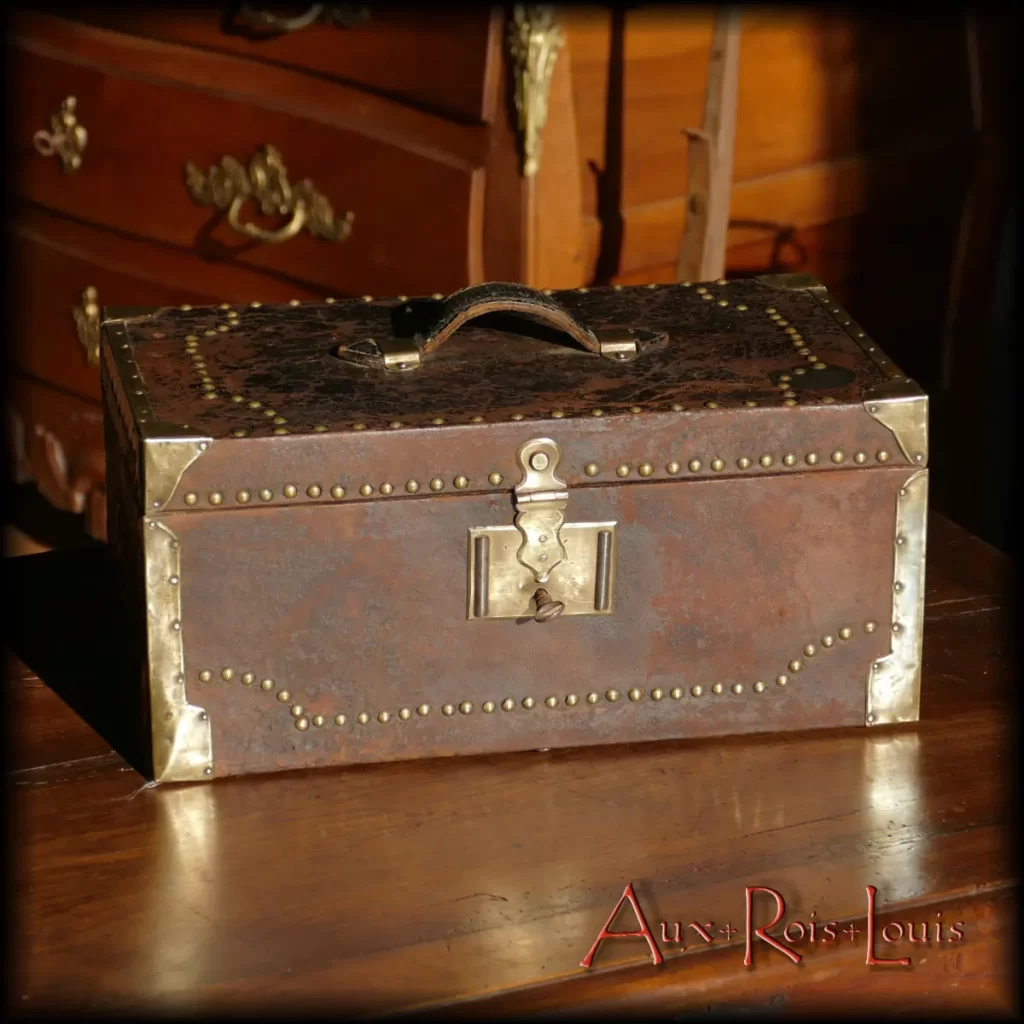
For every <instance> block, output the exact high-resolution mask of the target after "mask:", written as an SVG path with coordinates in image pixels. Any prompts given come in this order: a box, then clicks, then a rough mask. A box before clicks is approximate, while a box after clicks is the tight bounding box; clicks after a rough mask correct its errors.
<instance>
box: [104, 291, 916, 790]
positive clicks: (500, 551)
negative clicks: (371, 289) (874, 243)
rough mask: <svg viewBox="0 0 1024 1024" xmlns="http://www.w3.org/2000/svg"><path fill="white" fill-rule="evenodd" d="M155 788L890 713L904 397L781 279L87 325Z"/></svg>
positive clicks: (911, 553) (903, 594) (907, 699)
mask: <svg viewBox="0 0 1024 1024" xmlns="http://www.w3.org/2000/svg"><path fill="white" fill-rule="evenodd" d="M102 369H103V394H104V403H105V409H106V429H107V446H108V466H109V471H108V472H109V481H108V483H109V488H110V496H111V500H110V524H109V527H110V528H109V535H110V539H111V543H112V544H113V546H114V549H115V550H116V551H117V553H118V557H119V559H120V562H121V564H122V566H123V568H124V570H125V585H126V587H127V590H126V594H127V597H128V608H129V611H128V612H127V613H126V614H128V616H129V618H131V617H132V616H134V621H132V622H130V623H127V624H126V631H127V633H128V634H129V635H133V636H137V637H138V638H139V644H138V670H139V671H138V675H139V681H140V684H141V685H142V686H143V687H144V688H145V689H146V691H147V692H148V695H149V708H150V714H149V720H148V722H147V724H146V729H147V730H149V733H150V736H151V740H150V742H151V747H152V762H153V763H152V773H153V777H154V778H155V779H156V780H157V781H160V782H165V781H178V780H203V779H207V778H211V777H219V776H227V775H236V774H242V773H248V772H267V771H276V770H282V769H289V768H299V767H313V766H325V765H343V764H351V763H354V762H370V761H386V760H394V759H407V758H426V757H441V756H451V755H465V754H480V753H485V752H494V751H514V750H529V749H545V748H555V747H568V746H578V745H587V744H607V743H622V742H632V741H644V740H663V739H669V738H689V737H706V736H713V735H720V734H728V733H743V732H776V731H782V730H791V729H805V728H818V727H836V726H862V725H868V726H878V725H885V724H889V723H894V722H908V721H915V720H916V719H917V717H918V707H919V674H920V656H921V629H922V608H923V585H924V558H925V512H926V502H927V480H928V471H927V469H926V466H927V461H928V450H927V398H926V396H925V395H924V394H923V393H922V391H921V390H920V388H919V387H918V386H917V385H916V384H915V383H914V382H913V381H911V380H909V379H908V378H907V377H906V376H904V375H903V373H902V372H901V371H900V370H899V369H898V368H897V367H895V366H894V365H893V364H892V363H891V361H890V360H888V359H887V358H886V357H885V356H884V355H883V353H882V352H881V351H879V349H878V348H877V346H875V345H874V344H873V343H872V342H871V341H870V339H868V338H867V337H866V336H865V334H864V332H863V331H862V330H861V329H860V328H859V327H858V325H857V324H855V323H854V322H853V321H852V320H851V319H850V317H849V316H848V315H847V314H846V313H845V312H844V311H843V310H841V309H840V308H839V307H838V306H837V305H836V304H835V303H834V302H833V301H832V299H831V298H830V296H829V295H828V292H827V291H826V290H825V289H824V288H823V287H822V286H821V285H820V284H818V283H817V282H815V281H814V280H813V279H810V278H807V277H806V276H799V275H784V276H781V277H771V278H760V279H757V280H742V281H733V282H729V283H726V282H725V281H717V282H708V283H706V284H704V285H690V284H686V283H684V284H680V285H667V286H654V285H650V286H639V287H620V286H616V287H614V288H600V289H598V288H595V289H590V290H588V289H585V288H580V289H577V290H574V291H569V292H556V293H553V294H551V293H544V294H542V293H540V292H535V291H531V290H530V289H526V288H524V287H522V286H519V285H502V284H489V285H478V286H474V287H472V288H468V289H464V290H462V291H461V292H456V293H455V294H454V295H452V296H450V297H448V298H446V299H445V298H442V297H441V296H434V297H433V298H429V299H407V298H406V297H404V296H400V297H398V298H395V299H375V298H372V297H371V296H364V297H363V298H362V299H353V300H337V301H331V300H327V301H326V302H324V303H312V302H303V303H300V302H297V301H293V302H291V303H289V304H282V305H273V306H271V305H260V304H259V303H252V304H251V305H249V306H238V307H230V306H227V305H222V306H220V307H204V308H192V307H189V306H181V307H179V308H164V309H152V310H138V309H133V310H106V311H105V313H104V342H103V360H102Z"/></svg>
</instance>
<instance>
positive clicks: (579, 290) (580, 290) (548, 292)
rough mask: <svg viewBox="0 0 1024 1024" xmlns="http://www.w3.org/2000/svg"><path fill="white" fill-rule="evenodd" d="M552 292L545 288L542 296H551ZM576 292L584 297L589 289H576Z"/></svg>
mask: <svg viewBox="0 0 1024 1024" xmlns="http://www.w3.org/2000/svg"><path fill="white" fill-rule="evenodd" d="M552 291H553V289H551V288H545V289H544V294H545V295H551V294H552ZM576 291H578V292H579V293H580V294H581V295H586V294H587V292H589V291H590V289H589V288H577V289H576Z"/></svg>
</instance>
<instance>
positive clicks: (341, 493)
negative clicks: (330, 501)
mask: <svg viewBox="0 0 1024 1024" xmlns="http://www.w3.org/2000/svg"><path fill="white" fill-rule="evenodd" d="M331 497H332V498H344V497H345V488H344V487H342V486H341V484H335V485H334V486H333V487H332V488H331Z"/></svg>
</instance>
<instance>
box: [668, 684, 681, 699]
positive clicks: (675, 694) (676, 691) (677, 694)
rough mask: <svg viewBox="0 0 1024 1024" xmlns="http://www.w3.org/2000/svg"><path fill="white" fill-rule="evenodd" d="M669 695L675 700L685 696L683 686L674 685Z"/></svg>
mask: <svg viewBox="0 0 1024 1024" xmlns="http://www.w3.org/2000/svg"><path fill="white" fill-rule="evenodd" d="M668 695H669V696H670V697H671V698H672V699H673V700H679V699H680V698H681V697H682V696H683V688H682V687H681V686H673V687H672V689H671V690H669V691H668Z"/></svg>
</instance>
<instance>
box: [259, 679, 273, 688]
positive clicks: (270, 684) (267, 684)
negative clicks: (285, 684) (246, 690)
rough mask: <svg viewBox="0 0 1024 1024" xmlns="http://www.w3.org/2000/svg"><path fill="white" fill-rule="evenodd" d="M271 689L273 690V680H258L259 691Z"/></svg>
mask: <svg viewBox="0 0 1024 1024" xmlns="http://www.w3.org/2000/svg"><path fill="white" fill-rule="evenodd" d="M273 688H274V680H273V679H261V680H260V689H261V690H272V689H273Z"/></svg>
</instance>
